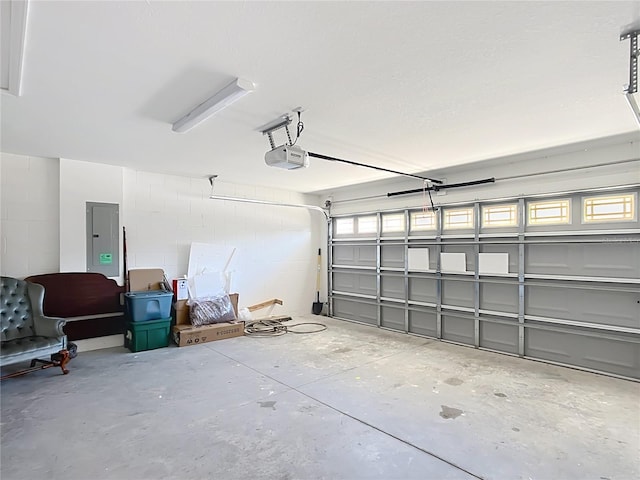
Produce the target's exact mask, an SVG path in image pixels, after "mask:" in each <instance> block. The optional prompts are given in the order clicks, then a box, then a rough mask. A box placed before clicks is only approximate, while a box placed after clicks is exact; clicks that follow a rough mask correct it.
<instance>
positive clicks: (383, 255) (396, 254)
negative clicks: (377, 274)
mask: <svg viewBox="0 0 640 480" xmlns="http://www.w3.org/2000/svg"><path fill="white" fill-rule="evenodd" d="M404 250H405V248H404V245H383V246H382V247H381V248H380V265H381V266H382V267H387V268H404Z"/></svg>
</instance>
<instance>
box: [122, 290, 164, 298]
mask: <svg viewBox="0 0 640 480" xmlns="http://www.w3.org/2000/svg"><path fill="white" fill-rule="evenodd" d="M124 296H125V297H127V298H129V299H132V300H133V299H134V298H155V297H171V296H173V293H172V292H167V291H166V290H145V291H143V292H127V293H125V294H124Z"/></svg>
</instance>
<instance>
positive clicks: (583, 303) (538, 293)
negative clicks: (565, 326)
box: [525, 285, 640, 329]
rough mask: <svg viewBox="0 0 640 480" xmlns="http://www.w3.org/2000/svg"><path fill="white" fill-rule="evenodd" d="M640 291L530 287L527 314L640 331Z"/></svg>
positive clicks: (526, 307)
mask: <svg viewBox="0 0 640 480" xmlns="http://www.w3.org/2000/svg"><path fill="white" fill-rule="evenodd" d="M639 300H640V291H639V292H637V293H633V292H630V291H615V290H611V289H607V290H598V289H594V288H589V289H578V288H558V286H557V285H550V286H549V287H545V286H527V287H526V289H525V314H526V315H536V316H541V317H549V318H559V319H564V320H574V321H578V322H588V323H597V324H601V325H613V326H619V327H629V328H639V329H640V304H639V303H638V301H639Z"/></svg>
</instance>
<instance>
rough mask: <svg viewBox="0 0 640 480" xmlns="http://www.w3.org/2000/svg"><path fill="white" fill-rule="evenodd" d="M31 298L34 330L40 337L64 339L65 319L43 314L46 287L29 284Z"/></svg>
mask: <svg viewBox="0 0 640 480" xmlns="http://www.w3.org/2000/svg"><path fill="white" fill-rule="evenodd" d="M27 288H28V291H29V298H30V300H31V314H32V315H33V328H34V330H35V333H36V335H38V336H40V337H54V338H59V337H64V336H65V333H64V330H62V327H64V326H65V324H66V323H67V321H66V320H65V319H64V318H57V317H47V316H45V315H44V313H43V312H42V303H43V301H44V287H43V286H42V285H38V284H37V283H31V282H28V286H27Z"/></svg>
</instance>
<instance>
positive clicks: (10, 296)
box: [0, 277, 35, 342]
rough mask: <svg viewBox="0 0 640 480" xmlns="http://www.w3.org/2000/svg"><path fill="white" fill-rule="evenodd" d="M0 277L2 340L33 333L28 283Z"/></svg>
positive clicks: (28, 335) (27, 335)
mask: <svg viewBox="0 0 640 480" xmlns="http://www.w3.org/2000/svg"><path fill="white" fill-rule="evenodd" d="M0 279H1V280H0V282H1V283H0V293H1V294H2V295H0V297H2V298H1V299H0V302H1V303H0V317H1V318H0V320H1V326H2V341H3V342H5V341H7V340H15V339H16V338H24V337H31V336H33V335H35V327H34V324H33V314H32V311H31V299H30V298H29V288H28V283H27V282H25V281H24V280H18V279H17V278H11V277H0Z"/></svg>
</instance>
